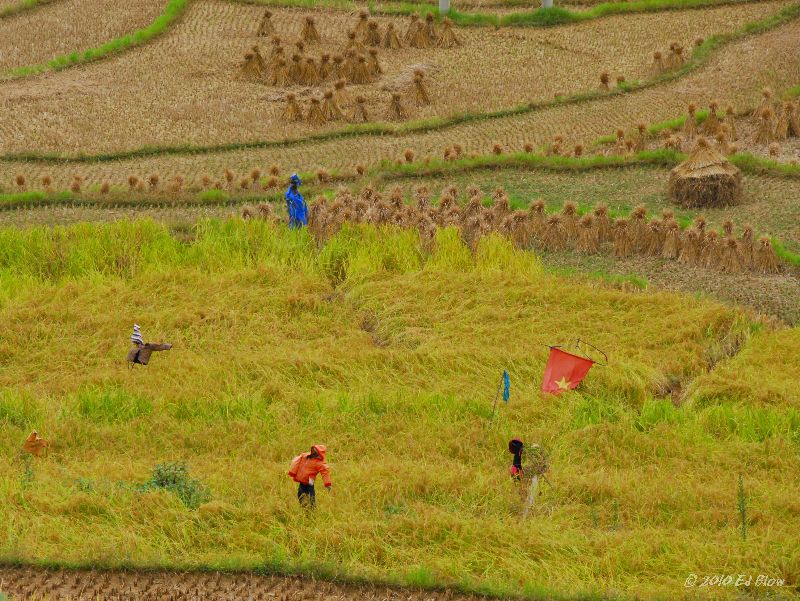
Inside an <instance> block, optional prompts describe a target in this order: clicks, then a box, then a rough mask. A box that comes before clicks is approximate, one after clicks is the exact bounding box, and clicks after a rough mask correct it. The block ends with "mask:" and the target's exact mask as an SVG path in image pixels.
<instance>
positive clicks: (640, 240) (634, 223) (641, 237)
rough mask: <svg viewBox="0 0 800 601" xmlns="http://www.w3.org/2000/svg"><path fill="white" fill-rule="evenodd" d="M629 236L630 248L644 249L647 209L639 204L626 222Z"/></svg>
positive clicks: (636, 250) (635, 249)
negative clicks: (627, 222)
mask: <svg viewBox="0 0 800 601" xmlns="http://www.w3.org/2000/svg"><path fill="white" fill-rule="evenodd" d="M628 230H629V232H630V238H631V248H632V249H633V251H634V252H638V251H644V249H645V247H646V246H647V234H648V231H647V209H646V208H645V207H644V206H642V205H639V206H638V207H636V208H634V209H633V211H632V212H631V219H630V222H629V224H628Z"/></svg>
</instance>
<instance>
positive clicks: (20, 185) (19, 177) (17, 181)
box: [14, 173, 25, 190]
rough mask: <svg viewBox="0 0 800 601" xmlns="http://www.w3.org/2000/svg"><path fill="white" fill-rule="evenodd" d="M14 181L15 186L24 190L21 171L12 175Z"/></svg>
mask: <svg viewBox="0 0 800 601" xmlns="http://www.w3.org/2000/svg"><path fill="white" fill-rule="evenodd" d="M14 183H15V184H17V188H19V189H21V190H24V189H25V176H24V175H22V174H21V173H19V174H17V176H16V177H14Z"/></svg>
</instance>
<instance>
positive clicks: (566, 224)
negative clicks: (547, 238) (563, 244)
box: [561, 201, 578, 244]
mask: <svg viewBox="0 0 800 601" xmlns="http://www.w3.org/2000/svg"><path fill="white" fill-rule="evenodd" d="M561 226H562V227H563V228H564V232H565V233H566V235H567V240H568V242H570V243H572V244H574V243H575V242H577V241H578V205H576V204H575V203H574V202H572V201H568V202H565V203H564V206H563V207H562V208H561Z"/></svg>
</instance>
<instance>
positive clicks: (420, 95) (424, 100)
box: [414, 69, 431, 106]
mask: <svg viewBox="0 0 800 601" xmlns="http://www.w3.org/2000/svg"><path fill="white" fill-rule="evenodd" d="M424 78H425V73H424V72H423V71H422V70H421V69H416V70H415V71H414V103H415V104H416V105H417V106H427V105H429V104H430V103H431V98H430V96H429V95H428V90H427V89H425V83H424V81H423V80H424Z"/></svg>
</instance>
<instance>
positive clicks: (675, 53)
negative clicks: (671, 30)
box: [665, 42, 685, 70]
mask: <svg viewBox="0 0 800 601" xmlns="http://www.w3.org/2000/svg"><path fill="white" fill-rule="evenodd" d="M684 61H685V58H684V56H683V46H681V45H680V44H678V43H677V42H672V43H671V44H670V45H669V56H667V58H666V63H665V64H666V67H667V69H669V70H672V69H677V68H679V67H681V66H682V65H683V63H684Z"/></svg>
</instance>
